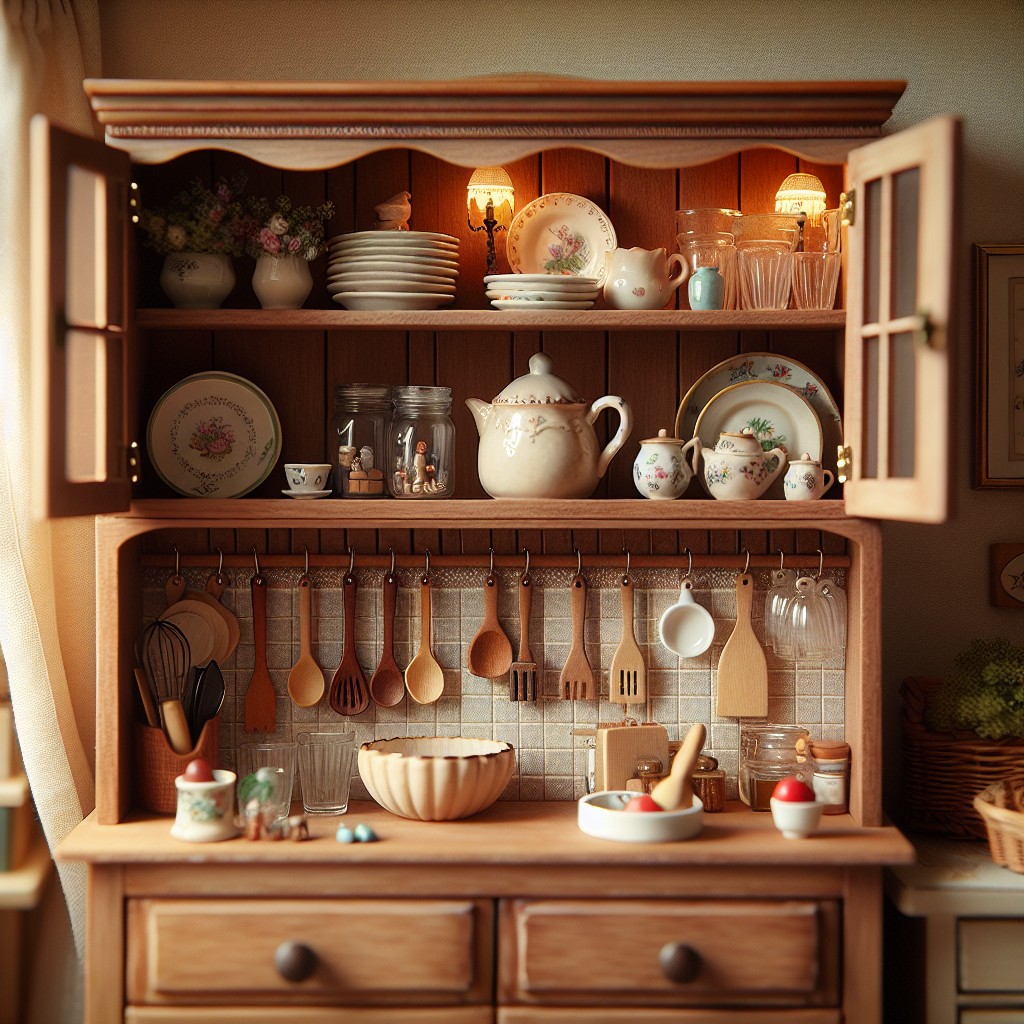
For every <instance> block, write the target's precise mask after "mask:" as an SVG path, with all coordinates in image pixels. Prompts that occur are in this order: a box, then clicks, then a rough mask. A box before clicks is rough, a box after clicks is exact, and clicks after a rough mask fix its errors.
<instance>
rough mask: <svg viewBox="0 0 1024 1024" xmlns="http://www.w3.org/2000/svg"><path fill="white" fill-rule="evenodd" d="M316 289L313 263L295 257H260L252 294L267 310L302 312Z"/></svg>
mask: <svg viewBox="0 0 1024 1024" xmlns="http://www.w3.org/2000/svg"><path fill="white" fill-rule="evenodd" d="M312 288H313V275H312V274H311V273H310V270H309V263H308V262H307V261H306V260H304V259H303V258H302V257H301V256H296V255H295V254H294V253H282V254H280V255H277V256H270V255H266V256H257V257H256V269H255V270H254V271H253V275H252V290H253V291H254V292H255V293H256V298H258V299H259V300H260V305H261V306H262V307H263V308H264V309H300V308H301V307H302V304H303V303H304V302H305V301H306V296H307V295H309V293H310V291H311V290H312Z"/></svg>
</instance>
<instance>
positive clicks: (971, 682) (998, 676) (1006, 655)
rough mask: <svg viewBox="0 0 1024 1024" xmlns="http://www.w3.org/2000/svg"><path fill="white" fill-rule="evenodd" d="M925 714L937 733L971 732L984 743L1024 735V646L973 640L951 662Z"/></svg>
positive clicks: (1003, 640) (993, 640) (1001, 640)
mask: <svg viewBox="0 0 1024 1024" xmlns="http://www.w3.org/2000/svg"><path fill="white" fill-rule="evenodd" d="M953 664H954V665H955V669H954V671H953V672H952V673H950V675H949V676H948V677H947V678H945V679H944V680H943V681H942V684H941V685H940V686H939V688H938V690H937V692H936V694H935V697H934V699H933V700H932V702H931V704H929V706H928V708H927V710H926V711H925V721H926V722H927V724H928V726H929V727H930V728H931V729H934V730H936V731H937V732H956V731H958V730H971V731H973V732H975V733H977V734H978V735H979V736H981V737H982V738H983V739H988V740H1001V739H1006V738H1010V737H1012V738H1020V737H1024V647H1022V646H1020V645H1017V644H1012V643H1010V641H1009V640H1006V639H1004V638H1001V637H997V638H994V639H976V640H973V641H972V642H971V645H970V647H968V648H967V650H966V651H963V652H961V653H960V654H958V655H957V656H956V657H955V658H954V659H953Z"/></svg>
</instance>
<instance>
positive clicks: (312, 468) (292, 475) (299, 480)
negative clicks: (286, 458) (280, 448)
mask: <svg viewBox="0 0 1024 1024" xmlns="http://www.w3.org/2000/svg"><path fill="white" fill-rule="evenodd" d="M284 475H285V476H286V477H287V478H288V486H289V487H290V488H291V489H292V490H293V491H322V490H324V489H326V488H327V487H329V486H330V478H331V464H330V463H329V462H324V463H321V462H288V463H286V464H285V467H284Z"/></svg>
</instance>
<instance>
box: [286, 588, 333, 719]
mask: <svg viewBox="0 0 1024 1024" xmlns="http://www.w3.org/2000/svg"><path fill="white" fill-rule="evenodd" d="M312 621H313V584H312V582H311V581H310V579H309V577H308V576H305V575H304V576H302V577H301V578H300V579H299V660H298V661H296V662H295V664H294V665H293V666H292V670H291V672H289V673H288V696H289V697H291V699H292V700H293V701H295V703H296V704H298V706H299V707H300V708H310V707H312V706H313V705H314V704H316V702H317V701H318V700H320V698H321V697H322V696H323V695H324V685H325V683H324V674H323V671H322V670H321V668H320V666H319V665H318V664H317V663H316V659H315V658H314V657H313V644H312V635H313V628H312Z"/></svg>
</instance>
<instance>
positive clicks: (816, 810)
mask: <svg viewBox="0 0 1024 1024" xmlns="http://www.w3.org/2000/svg"><path fill="white" fill-rule="evenodd" d="M768 802H769V803H770V804H771V807H772V820H773V821H774V822H775V827H776V828H777V829H778V830H779V831H780V832H781V833H782V835H783V837H784V838H785V839H805V838H806V837H807V836H809V835H810V834H811V833H812V832H813V831H815V829H817V827H818V824H819V823H820V822H821V812H822V810H823V809H824V807H825V805H824V804H823V803H822V802H821V801H820V800H806V801H794V800H777V799H776V798H775V797H771V799H770V800H769V801H768Z"/></svg>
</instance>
